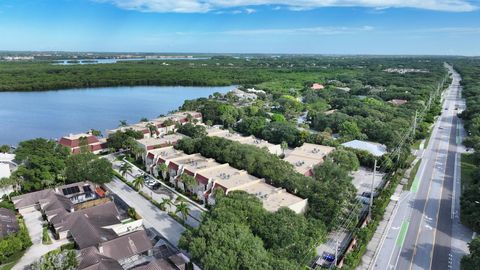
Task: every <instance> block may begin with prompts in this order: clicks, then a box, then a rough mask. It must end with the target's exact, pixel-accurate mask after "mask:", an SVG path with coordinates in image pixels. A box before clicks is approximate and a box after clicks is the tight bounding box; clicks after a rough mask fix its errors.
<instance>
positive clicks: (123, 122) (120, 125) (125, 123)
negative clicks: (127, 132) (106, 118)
mask: <svg viewBox="0 0 480 270" xmlns="http://www.w3.org/2000/svg"><path fill="white" fill-rule="evenodd" d="M127 125H128V124H127V120H120V124H119V125H118V126H119V127H126V126H127Z"/></svg>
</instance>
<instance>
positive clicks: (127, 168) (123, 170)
mask: <svg viewBox="0 0 480 270" xmlns="http://www.w3.org/2000/svg"><path fill="white" fill-rule="evenodd" d="M118 170H119V171H120V173H121V174H122V176H123V178H125V176H126V175H127V173H131V172H132V165H131V164H130V163H128V162H123V164H122V166H120V168H119V169H118Z"/></svg>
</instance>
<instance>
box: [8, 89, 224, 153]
mask: <svg viewBox="0 0 480 270" xmlns="http://www.w3.org/2000/svg"><path fill="white" fill-rule="evenodd" d="M231 89H233V86H228V87H150V86H136V87H104V88H95V89H72V90H60V91H46V92H3V93H2V92H0V145H1V144H9V145H17V144H18V143H19V142H20V141H23V140H27V139H32V138H38V137H43V138H59V137H61V136H63V135H68V134H69V133H79V132H85V131H87V130H89V129H91V128H94V129H97V130H101V131H102V132H103V133H105V130H106V129H112V128H115V127H116V126H118V123H119V121H120V120H127V122H128V123H129V124H133V123H136V122H138V121H139V120H140V118H142V117H147V118H154V117H157V116H158V115H159V114H167V113H168V112H169V111H172V110H176V109H178V107H179V106H181V105H182V104H183V101H184V100H186V99H193V98H198V97H208V95H210V94H213V93H214V92H220V93H226V92H228V91H229V90H231Z"/></svg>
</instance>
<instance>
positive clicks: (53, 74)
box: [0, 57, 441, 92]
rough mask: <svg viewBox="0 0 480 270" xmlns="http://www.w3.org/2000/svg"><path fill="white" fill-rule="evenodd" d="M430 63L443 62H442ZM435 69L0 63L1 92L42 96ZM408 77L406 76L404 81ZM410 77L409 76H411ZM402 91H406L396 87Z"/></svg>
mask: <svg viewBox="0 0 480 270" xmlns="http://www.w3.org/2000/svg"><path fill="white" fill-rule="evenodd" d="M429 61H435V62H440V61H441V59H432V60H429ZM403 65H405V66H407V65H408V67H412V68H420V69H421V68H425V67H427V68H428V69H430V68H431V67H432V66H435V65H432V63H431V62H425V61H423V62H422V61H421V59H418V58H411V59H407V58H328V57H281V58H272V57H265V58H255V59H245V58H240V59H237V58H233V57H213V58H211V59H206V60H181V61H161V60H152V61H125V62H119V63H116V64H91V65H68V66H64V65H53V63H52V62H49V61H24V62H1V61H0V91H42V90H56V89H68V88H84V87H107V86H135V85H157V86H226V85H234V84H235V85H246V86H253V85H259V86H261V87H262V88H264V89H267V90H270V91H284V92H288V91H289V89H296V90H300V89H302V88H304V87H305V86H307V85H308V84H311V83H312V82H322V83H323V82H325V81H327V80H332V79H333V80H342V81H343V82H351V81H352V80H354V81H358V82H359V83H361V84H363V85H380V86H381V85H385V86H386V85H388V84H389V82H390V81H392V80H393V79H395V77H399V76H403V75H400V74H395V73H387V72H382V73H381V74H382V75H381V76H379V75H378V74H379V72H378V71H381V70H383V69H384V68H386V67H398V66H403ZM403 77H405V76H403ZM407 77H408V76H407ZM397 86H399V87H402V85H397Z"/></svg>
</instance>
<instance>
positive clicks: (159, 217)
mask: <svg viewBox="0 0 480 270" xmlns="http://www.w3.org/2000/svg"><path fill="white" fill-rule="evenodd" d="M105 186H106V187H107V188H108V189H109V190H111V191H112V192H113V193H115V194H117V195H118V196H119V197H120V198H122V200H124V201H125V203H127V204H128V205H129V206H130V207H133V208H135V210H136V211H137V213H138V214H140V216H142V218H143V222H144V225H145V227H146V228H153V229H155V230H156V231H158V232H159V233H160V234H161V235H162V236H163V237H164V238H165V239H166V240H167V241H168V242H170V244H172V245H174V246H176V247H177V246H178V242H179V240H180V237H181V235H182V233H183V232H184V231H185V228H184V227H183V226H182V225H181V224H180V223H178V222H177V221H176V220H175V219H173V218H172V217H171V216H169V215H168V214H167V213H166V212H164V211H161V210H160V209H158V208H157V207H156V206H155V205H153V204H151V203H150V202H149V201H147V200H146V199H145V198H143V197H142V196H141V195H140V194H138V193H137V192H136V191H135V190H133V189H132V188H130V187H129V186H127V185H126V184H125V183H123V182H122V181H120V180H118V179H117V178H114V179H113V180H112V181H111V182H110V183H107V184H105Z"/></svg>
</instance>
